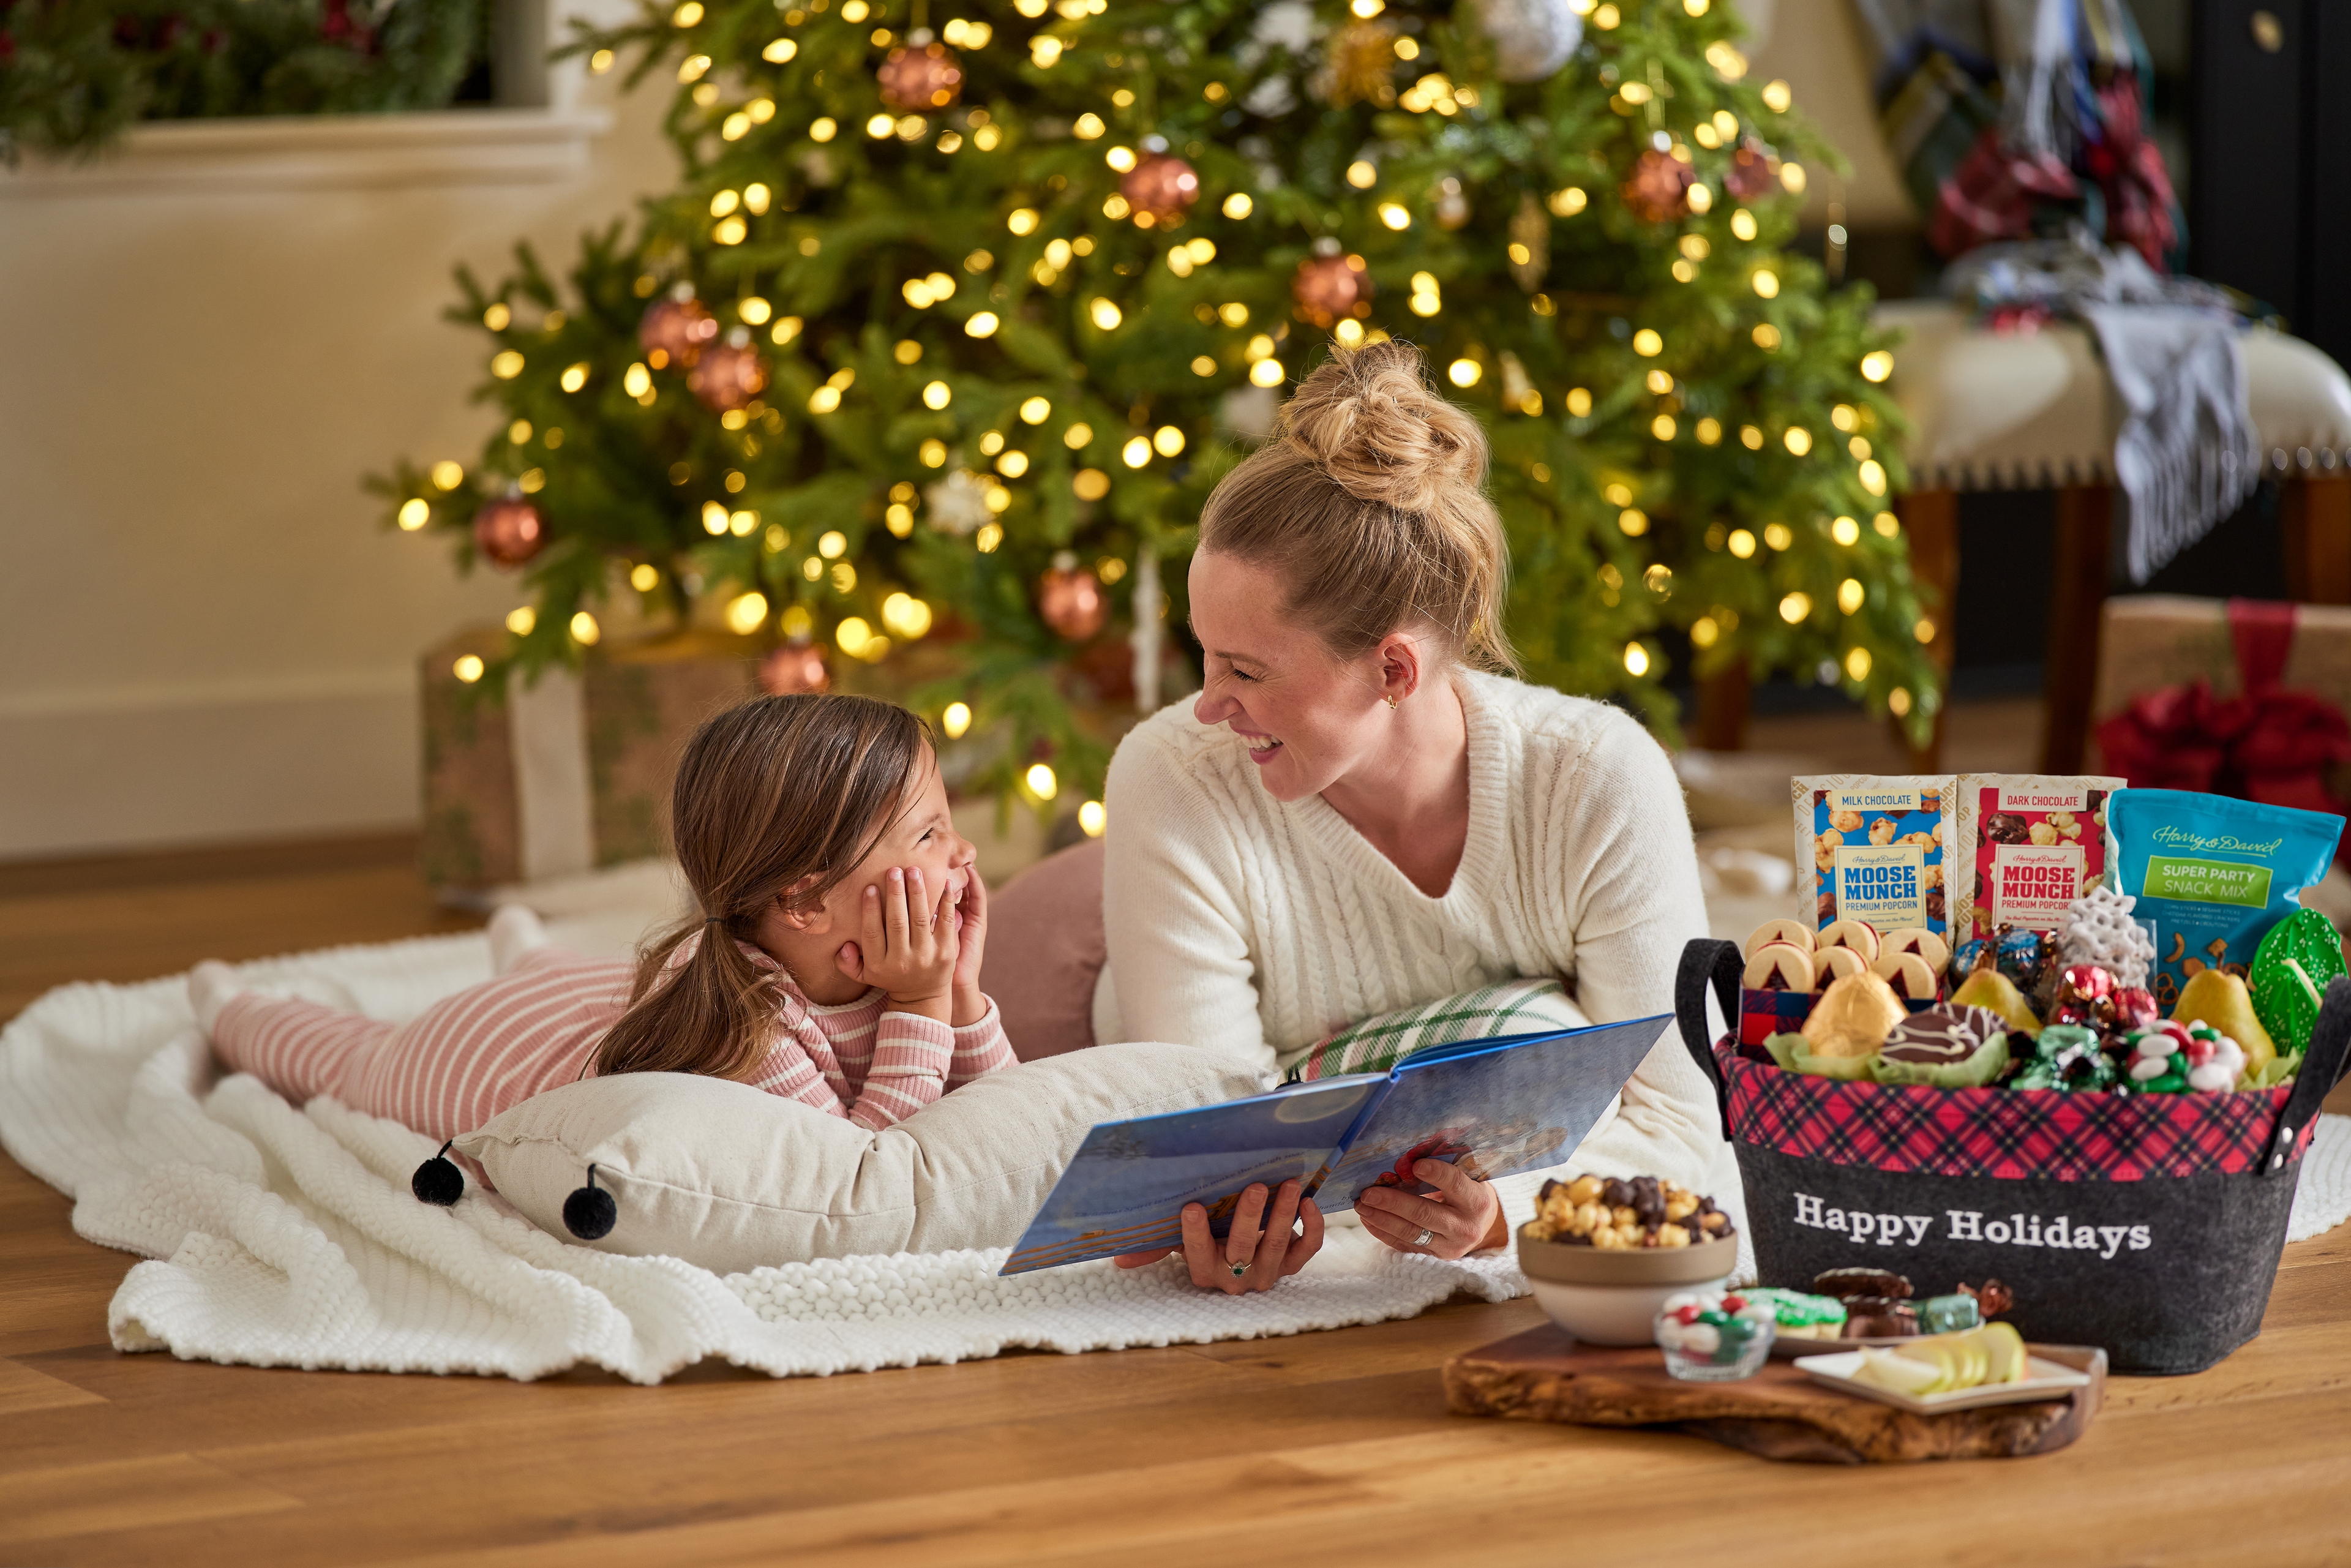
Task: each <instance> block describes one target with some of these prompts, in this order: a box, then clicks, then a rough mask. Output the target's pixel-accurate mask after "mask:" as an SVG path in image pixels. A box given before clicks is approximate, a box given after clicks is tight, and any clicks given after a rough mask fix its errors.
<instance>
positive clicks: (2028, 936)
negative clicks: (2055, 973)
mask: <svg viewBox="0 0 2351 1568" xmlns="http://www.w3.org/2000/svg"><path fill="white" fill-rule="evenodd" d="M1992 946H1993V951H1994V954H1995V957H1994V960H1993V961H1994V962H1995V963H1996V964H1997V965H1998V966H1999V967H2000V972H2001V974H2003V975H2006V976H2007V977H2009V978H2010V979H2011V980H2012V981H2014V982H2015V984H2016V988H2017V989H2018V990H2020V991H2023V992H2025V993H2026V994H2027V995H2030V994H2031V993H2032V991H2034V990H2035V989H2037V988H2039V987H2040V985H2041V973H2042V970H2043V967H2046V966H2047V964H2048V962H2049V939H2048V936H2047V934H2046V933H2044V932H2040V931H2034V930H2031V929H2029V928H2021V927H2017V926H2012V925H2003V926H2001V928H2000V930H1999V932H1998V934H1997V935H1995V936H1993V938H1992Z"/></svg>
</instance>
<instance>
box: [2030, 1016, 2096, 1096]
mask: <svg viewBox="0 0 2351 1568" xmlns="http://www.w3.org/2000/svg"><path fill="white" fill-rule="evenodd" d="M2115 1079H2116V1072H2115V1064H2114V1063H2113V1062H2111V1061H2107V1060H2106V1054H2105V1051H2100V1050H2099V1049H2098V1037H2097V1036H2096V1035H2095V1034H2093V1033H2092V1032H2091V1031H2090V1030H2086V1029H2084V1028H2083V1027H2082V1026H2081V1025H2079V1024H2072V1023H2053V1024H2051V1025H2050V1026H2049V1027H2048V1028H2046V1029H2044V1030H2042V1031H2041V1038H2040V1039H2039V1040H2035V1041H2034V1042H2033V1051H2032V1059H2031V1060H2030V1061H2026V1062H2025V1064H2024V1071H2022V1072H2020V1073H2018V1074H2017V1075H2016V1078H2015V1080H2014V1082H2011V1083H2010V1084H2009V1087H2010V1088H2011V1089H2091V1090H2097V1089H2112V1088H2113V1087H2114V1086H2115Z"/></svg>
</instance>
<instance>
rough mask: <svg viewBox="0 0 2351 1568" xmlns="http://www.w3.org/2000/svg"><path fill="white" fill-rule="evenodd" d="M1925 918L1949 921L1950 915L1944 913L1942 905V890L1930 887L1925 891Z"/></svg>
mask: <svg viewBox="0 0 2351 1568" xmlns="http://www.w3.org/2000/svg"><path fill="white" fill-rule="evenodd" d="M1927 918H1928V919H1929V920H1949V918H1950V915H1949V914H1948V913H1946V911H1945V905H1944V904H1943V890H1942V889H1941V888H1939V887H1930V888H1928V890H1927Z"/></svg>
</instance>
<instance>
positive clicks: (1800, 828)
mask: <svg viewBox="0 0 2351 1568" xmlns="http://www.w3.org/2000/svg"><path fill="white" fill-rule="evenodd" d="M1956 781H1957V780H1956V779H1955V777H1954V776H1953V775H1950V774H1943V775H1940V776H1938V777H1936V776H1930V777H1926V778H1917V777H1907V778H1906V777H1886V776H1883V775H1876V774H1862V773H1824V774H1816V775H1813V776H1811V777H1808V778H1798V779H1791V780H1790V781H1789V782H1790V784H1791V786H1792V793H1793V796H1794V800H1795V808H1796V841H1795V852H1796V915H1797V918H1799V919H1801V920H1803V921H1805V922H1806V923H1807V924H1809V925H1811V926H1812V927H1813V929H1814V930H1815V931H1817V930H1819V929H1821V928H1822V927H1823V926H1825V925H1829V924H1830V923H1831V922H1832V921H1837V920H1865V921H1867V922H1868V923H1869V924H1870V925H1874V926H1876V928H1877V929H1878V931H1879V932H1880V933H1884V932H1887V931H1898V930H1902V929H1904V928H1906V927H1924V928H1925V929H1927V930H1928V931H1932V932H1934V933H1935V934H1936V935H1937V936H1948V935H1949V931H1950V921H1949V915H1948V910H1947V907H1946V904H1945V900H1946V899H1947V898H1948V897H1949V888H1948V887H1947V886H1946V885H1945V883H1944V880H1943V866H1944V863H1945V861H1946V854H1945V852H1946V850H1947V849H1948V848H1949V846H1951V845H1952V844H1953V843H1954V842H1955V838H1954V835H1953V831H1952V820H1951V810H1952V801H1953V800H1954V798H1955V791H1954V789H1953V788H1952V786H1953V785H1954V783H1955V782H1956Z"/></svg>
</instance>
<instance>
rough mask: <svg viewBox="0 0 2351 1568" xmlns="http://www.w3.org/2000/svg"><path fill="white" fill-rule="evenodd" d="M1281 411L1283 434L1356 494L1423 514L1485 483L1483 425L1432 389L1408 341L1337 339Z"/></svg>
mask: <svg viewBox="0 0 2351 1568" xmlns="http://www.w3.org/2000/svg"><path fill="white" fill-rule="evenodd" d="M1279 417H1280V423H1279V428H1280V432H1281V434H1282V435H1283V436H1284V437H1285V438H1286V439H1288V440H1290V441H1294V442H1296V443H1297V444H1299V445H1300V446H1301V447H1303V448H1304V449H1305V450H1306V451H1307V452H1308V453H1310V454H1311V455H1313V457H1314V458H1315V459H1316V461H1318V462H1320V463H1321V464H1322V466H1323V468H1324V469H1325V470H1326V471H1328V472H1329V474H1330V476H1331V477H1332V479H1333V480H1335V481H1336V482H1337V483H1338V485H1339V486H1340V487H1341V488H1343V489H1344V490H1345V491H1346V492H1347V494H1349V495H1351V496H1353V497H1355V498H1356V499H1357V500H1360V501H1375V502H1377V503H1379V504H1380V505H1382V506H1384V507H1395V509H1396V510H1397V511H1400V512H1426V511H1431V510H1434V509H1436V507H1437V506H1438V505H1440V503H1441V502H1442V501H1443V500H1444V499H1445V498H1446V497H1447V493H1448V492H1450V493H1453V494H1455V495H1458V494H1459V493H1460V492H1461V491H1463V490H1468V491H1476V490H1478V489H1479V487H1480V486H1482V485H1483V484H1484V483H1485V479H1486V432H1485V428H1484V427H1483V426H1481V425H1480V424H1479V423H1478V422H1477V420H1475V419H1473V418H1472V417H1470V415H1469V413H1468V412H1467V411H1466V410H1464V409H1462V408H1460V407H1458V405H1456V404H1454V403H1451V402H1447V401H1446V400H1445V399H1444V398H1442V397H1439V396H1438V395H1437V392H1436V390H1435V389H1434V388H1432V387H1431V386H1430V385H1429V384H1428V380H1427V377H1426V375H1425V374H1424V373H1423V370H1422V365H1421V357H1420V350H1418V349H1416V348H1414V347H1413V346H1412V345H1411V344H1409V343H1396V342H1385V343H1364V344H1363V345H1361V346H1359V347H1357V348H1353V349H1350V348H1348V347H1346V346H1345V345H1344V344H1333V345H1332V350H1331V358H1330V359H1329V360H1328V361H1326V362H1324V363H1323V365H1322V367H1321V368H1320V369H1318V370H1317V371H1315V372H1314V373H1313V374H1312V375H1310V376H1308V377H1307V378H1306V380H1305V381H1304V382H1301V383H1300V385H1299V388H1298V391H1297V392H1296V393H1295V394H1294V395H1293V396H1292V397H1291V398H1290V402H1288V403H1286V404H1284V405H1283V407H1282V410H1281V413H1280V416H1279Z"/></svg>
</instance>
